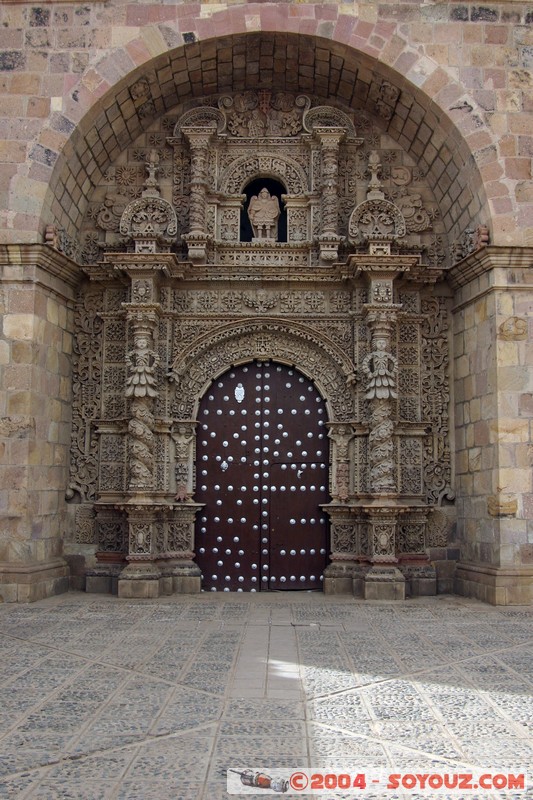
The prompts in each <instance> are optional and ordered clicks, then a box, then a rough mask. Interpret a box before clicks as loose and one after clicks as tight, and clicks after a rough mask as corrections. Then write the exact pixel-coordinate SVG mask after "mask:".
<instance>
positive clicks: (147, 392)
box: [126, 336, 159, 397]
mask: <svg viewBox="0 0 533 800" xmlns="http://www.w3.org/2000/svg"><path fill="white" fill-rule="evenodd" d="M126 363H127V365H128V367H129V370H130V374H129V375H128V378H127V380H126V397H157V395H158V392H157V388H156V385H157V381H156V377H155V369H156V367H157V365H158V363H159V356H158V355H157V353H155V352H154V351H153V350H151V349H150V347H149V341H148V337H147V336H138V337H137V340H136V342H135V350H132V351H131V352H130V353H128V354H127V356H126Z"/></svg>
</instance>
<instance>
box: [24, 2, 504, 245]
mask: <svg viewBox="0 0 533 800" xmlns="http://www.w3.org/2000/svg"><path fill="white" fill-rule="evenodd" d="M143 8H144V11H142V10H140V11H139V14H141V15H142V14H143V13H148V11H147V10H146V9H147V7H143ZM165 9H166V7H165ZM175 11H176V8H175V7H172V8H171V7H170V6H169V10H168V12H166V13H168V16H169V19H168V20H167V21H166V22H165V23H164V24H160V25H146V26H143V27H141V28H140V29H139V33H138V36H137V38H135V39H132V40H131V41H130V42H128V44H127V45H125V46H124V47H122V48H119V49H116V50H115V51H113V52H112V53H111V54H109V55H106V56H105V57H103V58H102V59H101V60H99V61H96V62H95V63H94V64H92V65H91V67H90V69H89V70H87V72H86V73H85V74H84V75H83V76H82V78H81V79H80V81H79V83H78V85H76V86H74V87H73V89H72V90H71V92H70V94H69V96H68V98H67V99H66V101H65V105H64V109H63V117H62V120H64V123H63V127H64V131H63V132H61V133H57V132H56V136H55V141H56V142H57V141H60V140H61V137H63V141H64V143H63V144H62V146H61V145H60V146H59V147H58V149H57V151H54V150H52V149H51V148H50V147H47V146H45V144H44V142H47V141H48V139H49V137H48V136H47V131H44V132H43V135H42V137H41V142H38V143H36V144H35V153H36V157H37V160H39V159H40V160H41V162H45V163H46V165H47V166H48V167H51V165H53V168H52V167H51V176H50V180H49V184H48V190H47V194H46V196H45V198H44V202H42V203H39V200H38V198H40V197H42V196H43V190H42V187H41V188H40V189H39V191H38V192H37V193H36V195H35V196H36V198H37V199H36V200H35V201H34V202H35V208H37V207H39V211H40V214H39V227H40V229H41V230H43V229H44V226H45V225H46V224H47V223H50V222H56V223H57V224H59V225H60V226H61V227H63V228H65V229H66V230H67V231H68V232H70V233H71V234H73V235H76V232H77V229H78V226H79V224H80V220H81V218H82V216H83V213H84V210H85V202H86V198H87V196H88V194H89V192H90V189H91V187H92V186H93V185H94V184H95V182H96V181H97V180H98V178H99V177H100V175H101V174H102V173H103V172H104V171H105V169H106V167H107V166H108V165H109V164H110V163H112V161H113V159H114V158H115V157H116V156H117V155H118V153H119V152H120V151H121V150H122V149H123V148H124V147H126V146H127V145H128V144H129V143H131V142H132V141H134V139H135V138H136V136H137V135H139V134H140V133H141V132H142V131H143V130H144V129H145V127H146V126H147V125H148V124H149V123H150V121H151V120H152V119H153V118H154V117H156V116H159V115H161V114H164V113H165V112H167V111H169V110H170V109H172V108H174V107H175V106H176V105H178V104H180V103H183V102H189V101H192V100H193V99H194V98H195V97H202V96H205V95H213V94H216V93H218V92H228V91H240V90H243V89H246V88H255V87H258V86H262V85H274V86H275V87H276V88H279V89H286V90H290V91H295V92H301V93H309V94H314V95H316V96H318V97H321V98H324V100H325V101H328V102H331V100H332V99H333V100H335V101H337V102H339V103H342V104H344V105H345V106H348V107H351V108H352V109H354V110H357V109H362V110H365V111H367V112H370V113H371V114H373V115H376V116H377V117H378V119H379V120H381V123H382V127H383V129H384V130H385V131H386V132H387V133H389V134H390V135H391V136H392V137H393V138H394V139H396V140H397V141H398V143H399V144H400V145H401V146H402V147H403V148H404V149H405V150H406V151H407V152H409V153H410V154H411V155H412V157H413V158H414V159H415V161H416V162H417V163H418V164H419V165H420V166H421V167H422V169H424V170H425V171H426V172H427V173H428V175H429V176H430V180H431V182H432V185H433V187H434V190H435V194H436V199H437V201H438V202H439V205H440V209H441V214H442V216H443V219H444V221H445V225H446V228H447V231H448V232H449V233H450V236H451V239H454V238H457V237H458V236H459V234H461V233H462V232H463V231H464V230H465V229H466V228H467V227H472V226H473V225H474V226H475V225H476V224H479V223H484V224H487V223H490V219H491V211H492V215H494V209H493V207H492V206H491V205H490V204H489V202H488V201H487V193H486V191H485V185H484V181H483V177H482V173H481V169H483V170H486V174H487V175H488V174H489V173H490V171H491V168H494V167H495V166H496V165H497V162H498V152H497V147H496V143H495V141H494V138H493V135H492V134H491V132H490V130H489V129H488V128H487V126H486V125H485V123H484V120H483V119H482V117H481V115H480V114H478V113H477V112H476V104H475V102H474V100H473V99H472V98H471V97H468V98H467V100H468V103H469V105H470V106H471V108H472V111H471V113H469V112H467V111H466V110H465V111H463V110H461V108H460V106H461V103H462V101H463V99H464V98H465V92H464V88H463V87H462V86H461V85H460V84H459V83H458V82H457V81H455V80H454V78H453V77H452V76H451V75H450V74H448V73H447V72H446V71H445V70H444V69H443V68H442V67H441V66H439V65H438V64H437V63H436V62H434V61H432V60H431V59H430V58H429V57H428V56H427V55H425V54H424V52H423V48H417V49H415V48H413V47H412V46H410V45H409V43H408V41H406V40H405V39H404V38H402V36H401V34H400V33H399V30H398V28H397V26H396V25H395V24H393V23H390V22H387V23H385V22H378V23H375V24H374V23H370V22H364V21H362V20H358V19H357V18H356V17H352V16H348V15H343V14H341V13H339V9H338V8H337V7H336V6H335V5H330V6H327V7H324V6H318V5H317V6H314V5H311V4H297V5H292V4H272V3H270V4H269V3H265V4H246V5H241V6H232V7H231V8H230V9H228V10H226V11H219V12H216V13H214V14H213V15H212V16H211V17H209V18H203V19H196V18H193V17H186V18H184V19H181V18H179V17H178V18H175V19H173V18H172V17H173V15H175ZM250 29H252V30H250ZM169 43H172V45H174V46H172V45H171V46H170V47H169ZM279 59H285V69H284V70H283V71H279V72H278V71H275V70H274V63H275V61H276V60H278V62H279ZM230 61H231V63H232V69H231V70H229V69H228V68H227V65H228V63H230ZM326 62H327V64H328V68H327V69H325V68H324V67H323V66H321V67H320V69H318V68H317V69H316V71H315V72H314V74H313V75H310V74H309V73H310V67H311V66H312V65H313V64H317V65H318V64H319V63H320V64H322V65H323V64H324V63H326ZM213 63H214V64H215V65H216V66H215V67H213ZM245 64H246V67H245V66H244V65H245ZM256 64H257V68H256V67H255V65H256ZM223 65H225V67H223ZM251 65H254V66H253V67H251ZM453 106H459V108H457V109H455V110H452V107H453ZM54 125H55V126H56V128H57V127H58V123H57V120H56V121H55V122H54V119H52V121H51V126H54ZM74 125H75V127H74ZM23 186H24V189H25V191H26V193H27V179H24V181H23ZM499 191H500V196H499V197H498V199H499V200H500V201H502V198H504V196H505V198H506V199H507V205H505V209H506V211H507V212H508V210H509V204H512V202H513V200H514V198H512V197H511V196H510V193H509V187H508V186H507V185H506V184H504V183H503V182H502V184H501V188H500V189H499ZM501 207H503V206H501ZM33 229H35V225H34V227H33Z"/></svg>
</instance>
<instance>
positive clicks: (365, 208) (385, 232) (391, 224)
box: [348, 150, 414, 255]
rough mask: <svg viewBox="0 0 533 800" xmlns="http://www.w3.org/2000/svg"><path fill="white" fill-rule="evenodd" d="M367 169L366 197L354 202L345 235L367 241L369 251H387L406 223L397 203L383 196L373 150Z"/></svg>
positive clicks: (400, 234)
mask: <svg viewBox="0 0 533 800" xmlns="http://www.w3.org/2000/svg"><path fill="white" fill-rule="evenodd" d="M368 169H369V171H370V173H371V178H370V182H369V184H368V187H367V197H366V200H364V201H363V202H362V203H360V204H359V205H358V206H356V208H355V209H354V210H353V212H352V214H351V216H350V220H349V222H348V236H349V238H350V240H351V241H352V242H353V243H354V244H361V243H367V242H368V243H369V244H370V253H371V254H382V255H389V254H390V246H391V243H392V242H394V241H396V240H397V239H399V238H401V237H402V236H405V234H406V233H407V227H406V223H405V219H404V217H403V214H402V213H401V210H400V209H399V208H398V206H396V205H395V204H394V203H391V202H390V201H389V200H386V199H385V194H384V192H383V190H382V184H381V181H380V180H379V178H378V174H379V172H380V171H381V164H380V162H379V155H378V153H377V152H376V151H375V150H373V151H372V152H371V153H370V156H369V160H368ZM413 214H414V211H413Z"/></svg>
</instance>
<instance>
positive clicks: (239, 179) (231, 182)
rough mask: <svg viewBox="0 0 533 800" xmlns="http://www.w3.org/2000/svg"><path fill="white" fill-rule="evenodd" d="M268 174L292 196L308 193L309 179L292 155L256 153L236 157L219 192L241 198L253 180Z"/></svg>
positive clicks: (223, 176) (222, 177) (224, 171)
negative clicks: (244, 189)
mask: <svg viewBox="0 0 533 800" xmlns="http://www.w3.org/2000/svg"><path fill="white" fill-rule="evenodd" d="M265 173H266V174H268V175H270V176H271V177H272V178H274V179H275V180H278V181H280V182H281V183H282V184H283V185H284V186H285V187H286V189H287V194H289V195H303V194H304V193H305V192H307V191H308V177H307V176H306V174H305V171H304V170H303V169H302V167H301V166H300V164H298V162H297V161H296V160H295V159H293V158H292V157H291V156H290V155H286V154H285V153H283V152H275V151H274V152H272V151H268V152H265V153H263V152H262V151H260V152H259V153H257V151H255V150H254V151H252V152H247V153H246V155H242V154H239V155H237V157H234V159H233V160H232V161H231V162H230V164H229V165H228V166H227V167H226V168H225V169H223V170H222V171H221V173H220V176H219V181H218V186H219V190H220V191H221V192H223V193H224V194H228V195H240V194H241V193H242V191H243V188H244V186H245V185H246V184H247V183H248V182H249V181H250V178H252V177H254V176H260V175H264V174H265Z"/></svg>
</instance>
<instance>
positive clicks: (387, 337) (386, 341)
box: [362, 282, 399, 495]
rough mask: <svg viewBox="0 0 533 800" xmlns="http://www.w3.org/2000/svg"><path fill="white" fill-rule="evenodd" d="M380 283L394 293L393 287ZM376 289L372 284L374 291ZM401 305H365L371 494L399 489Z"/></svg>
mask: <svg viewBox="0 0 533 800" xmlns="http://www.w3.org/2000/svg"><path fill="white" fill-rule="evenodd" d="M376 283H377V282H376ZM391 283H392V282H391ZM377 285H378V287H379V288H381V289H382V290H383V291H385V287H386V288H387V289H388V291H389V292H390V293H392V286H390V287H389V286H388V285H387V284H384V283H377ZM375 289H376V286H373V291H375ZM387 296H388V295H387ZM398 308H399V307H398V306H394V305H393V304H392V303H390V302H389V303H387V304H386V308H383V307H382V306H381V305H380V306H376V305H367V306H366V307H365V315H366V322H367V325H368V327H369V329H370V332H371V335H372V341H371V345H370V353H369V354H368V355H367V356H366V358H365V359H364V360H363V364H362V369H363V373H364V378H365V397H366V399H367V400H368V401H369V406H370V432H369V435H368V444H369V452H368V461H369V481H368V483H369V487H370V491H371V492H372V494H379V495H382V494H390V493H395V492H396V489H397V486H396V466H395V458H394V455H395V443H394V423H393V416H394V409H395V401H396V399H397V397H398V390H397V381H398V361H397V358H396V356H395V355H393V353H392V352H391V349H392V346H391V339H392V331H393V328H394V326H395V324H396V311H397V309H398Z"/></svg>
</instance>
